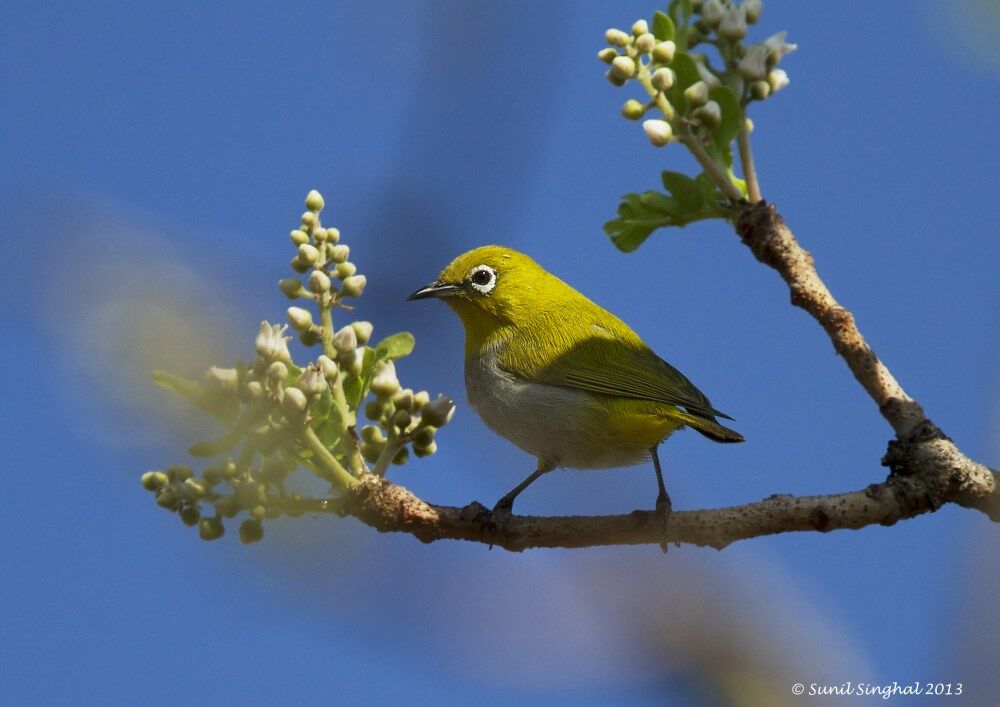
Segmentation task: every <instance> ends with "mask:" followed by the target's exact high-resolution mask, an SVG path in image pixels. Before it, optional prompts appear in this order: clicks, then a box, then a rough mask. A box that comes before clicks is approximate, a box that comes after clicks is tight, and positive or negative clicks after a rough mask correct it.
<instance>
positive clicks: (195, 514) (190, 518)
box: [180, 506, 201, 527]
mask: <svg viewBox="0 0 1000 707" xmlns="http://www.w3.org/2000/svg"><path fill="white" fill-rule="evenodd" d="M180 516H181V521H182V522H183V523H184V525H186V526H188V527H190V526H193V525H198V521H199V520H201V511H199V510H198V508H197V506H185V507H184V508H182V509H181V512H180Z"/></svg>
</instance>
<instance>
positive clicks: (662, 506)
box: [649, 445, 673, 554]
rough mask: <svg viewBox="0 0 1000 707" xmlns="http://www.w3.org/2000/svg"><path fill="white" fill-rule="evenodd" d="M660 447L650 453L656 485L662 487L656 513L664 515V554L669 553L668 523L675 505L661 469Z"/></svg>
mask: <svg viewBox="0 0 1000 707" xmlns="http://www.w3.org/2000/svg"><path fill="white" fill-rule="evenodd" d="M658 447H659V445H656V446H654V447H653V448H652V449H650V450H649V453H650V454H651V455H652V457H653V468H654V469H656V485H657V486H659V487H660V492H659V493H658V494H657V495H656V512H657V513H661V514H662V515H663V533H664V539H663V540H662V541H661V542H660V549H661V550H663V553H664V554H666V552H667V540H666V532H667V522H668V521H669V520H670V512H671V510H672V509H673V504H672V503H671V502H670V494H668V493H667V487H666V485H665V484H664V483H663V470H662V469H660V454H659V452H658V451H657V448H658Z"/></svg>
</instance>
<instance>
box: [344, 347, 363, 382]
mask: <svg viewBox="0 0 1000 707" xmlns="http://www.w3.org/2000/svg"><path fill="white" fill-rule="evenodd" d="M341 356H342V358H343V360H342V361H341V365H342V366H343V367H344V370H345V371H347V372H348V373H349V374H350V375H352V376H360V375H361V371H363V370H364V367H365V350H364V349H363V348H357V349H355V350H354V351H351V352H348V353H345V354H341Z"/></svg>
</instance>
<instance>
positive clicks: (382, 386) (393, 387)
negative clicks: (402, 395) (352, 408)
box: [372, 361, 401, 398]
mask: <svg viewBox="0 0 1000 707" xmlns="http://www.w3.org/2000/svg"><path fill="white" fill-rule="evenodd" d="M400 387H401V386H400V385H399V379H398V378H396V365H395V364H394V363H393V362H392V361H380V362H379V363H378V365H376V366H375V375H374V376H373V377H372V392H373V393H375V395H377V396H379V397H380V398H388V397H390V396H392V395H395V394H396V392H397V391H398V390H399V389H400Z"/></svg>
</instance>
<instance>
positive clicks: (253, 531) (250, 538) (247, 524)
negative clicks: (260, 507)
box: [240, 519, 264, 545]
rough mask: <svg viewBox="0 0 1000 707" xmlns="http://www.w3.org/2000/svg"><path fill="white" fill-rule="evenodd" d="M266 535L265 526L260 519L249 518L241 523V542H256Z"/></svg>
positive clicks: (246, 543)
mask: <svg viewBox="0 0 1000 707" xmlns="http://www.w3.org/2000/svg"><path fill="white" fill-rule="evenodd" d="M263 537H264V526H263V525H261V523H260V521H259V520H254V519H249V520H245V521H243V522H242V523H240V542H241V543H243V544H244V545H249V544H251V543H255V542H257V541H258V540H260V539H261V538H263Z"/></svg>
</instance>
